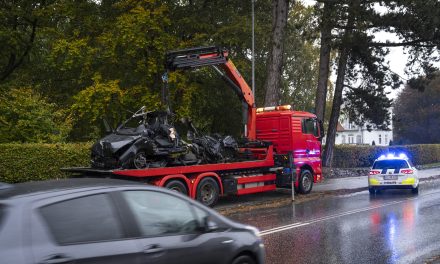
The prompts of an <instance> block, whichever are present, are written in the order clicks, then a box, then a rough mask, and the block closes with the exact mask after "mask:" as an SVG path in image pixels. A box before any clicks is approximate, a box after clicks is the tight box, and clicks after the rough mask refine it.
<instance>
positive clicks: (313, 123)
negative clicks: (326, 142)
mask: <svg viewBox="0 0 440 264" xmlns="http://www.w3.org/2000/svg"><path fill="white" fill-rule="evenodd" d="M303 133H304V134H312V135H314V136H315V137H319V129H318V121H317V120H316V119H312V118H309V119H304V120H303Z"/></svg>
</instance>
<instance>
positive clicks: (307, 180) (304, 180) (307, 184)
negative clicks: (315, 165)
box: [302, 175, 312, 191]
mask: <svg viewBox="0 0 440 264" xmlns="http://www.w3.org/2000/svg"><path fill="white" fill-rule="evenodd" d="M302 185H303V188H304V190H305V191H308V190H309V189H310V186H311V185H312V182H311V180H310V177H309V176H308V175H304V177H303V178H302Z"/></svg>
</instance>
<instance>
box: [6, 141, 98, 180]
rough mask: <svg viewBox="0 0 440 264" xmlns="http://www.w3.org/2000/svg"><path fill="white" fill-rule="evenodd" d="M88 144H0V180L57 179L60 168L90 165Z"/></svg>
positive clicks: (61, 175) (64, 174) (89, 146)
mask: <svg viewBox="0 0 440 264" xmlns="http://www.w3.org/2000/svg"><path fill="white" fill-rule="evenodd" d="M90 148H91V144H90V143H78V144H37V143H35V144H34V143H32V144H0V181H1V182H8V183H17V182H25V181H36V180H47V179H59V178H64V177H66V173H64V172H62V171H61V170H60V168H63V167H80V166H89V165H90Z"/></svg>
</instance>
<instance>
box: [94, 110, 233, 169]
mask: <svg viewBox="0 0 440 264" xmlns="http://www.w3.org/2000/svg"><path fill="white" fill-rule="evenodd" d="M145 109H146V108H145V107H142V108H141V109H139V110H138V111H137V112H136V113H134V114H133V115H132V116H131V117H130V118H129V119H127V120H126V121H125V122H124V123H122V124H121V125H120V126H118V128H116V129H115V130H114V131H112V132H111V133H110V134H109V135H107V136H105V137H104V138H102V139H100V140H98V142H96V143H95V144H94V145H93V146H92V152H91V165H92V167H93V168H97V169H116V168H118V169H145V168H159V167H171V166H186V165H195V164H206V163H220V162H229V161H232V160H233V158H234V157H235V154H236V153H237V151H238V144H237V142H236V141H235V139H234V138H232V137H231V136H226V137H221V136H218V135H215V136H208V135H202V134H200V133H199V132H198V131H197V130H196V129H195V127H194V126H193V125H192V123H191V122H186V125H187V126H189V128H188V141H189V142H185V141H184V140H182V139H181V138H180V136H179V134H178V133H177V130H176V128H175V127H174V126H173V125H172V122H171V121H172V114H171V113H169V112H167V111H145Z"/></svg>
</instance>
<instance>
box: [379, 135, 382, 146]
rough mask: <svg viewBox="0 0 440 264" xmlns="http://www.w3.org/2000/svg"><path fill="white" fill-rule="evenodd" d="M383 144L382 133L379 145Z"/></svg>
mask: <svg viewBox="0 0 440 264" xmlns="http://www.w3.org/2000/svg"><path fill="white" fill-rule="evenodd" d="M381 144H382V135H379V145H381Z"/></svg>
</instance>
